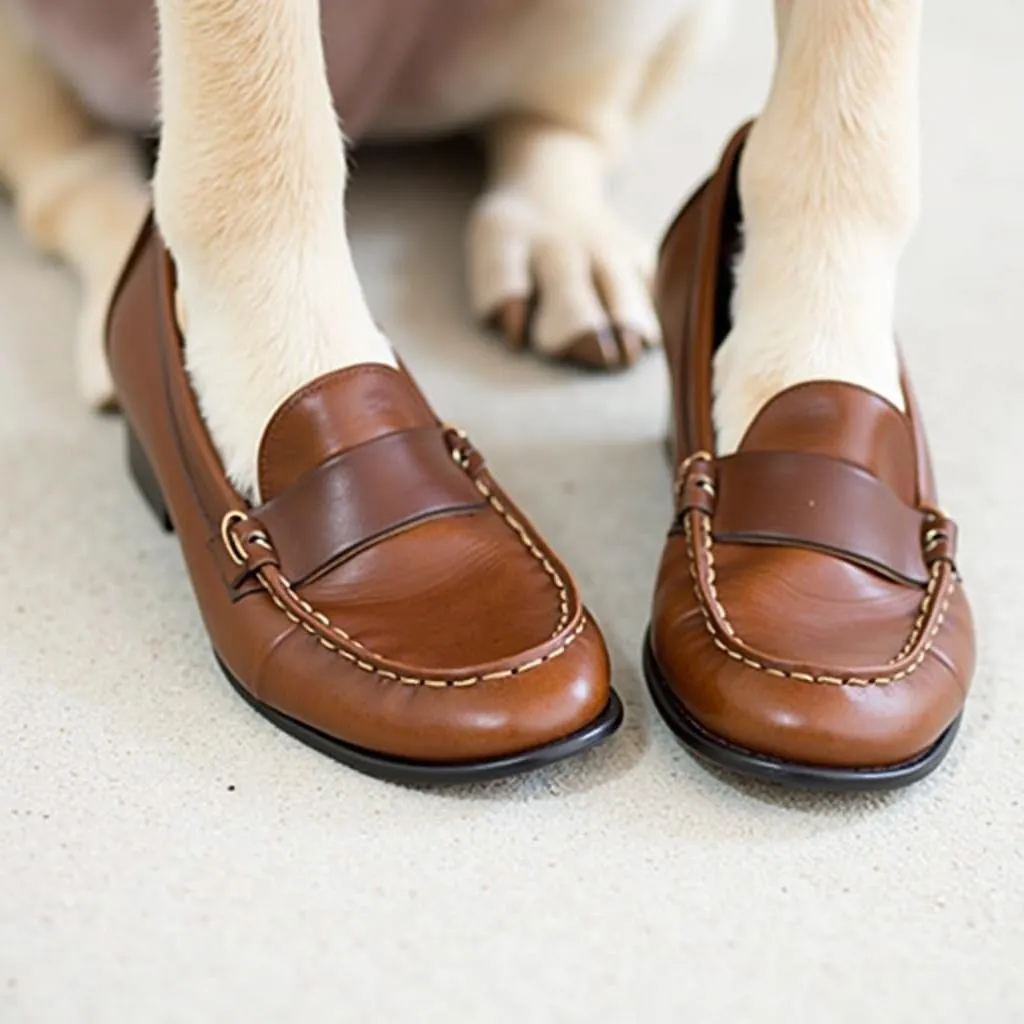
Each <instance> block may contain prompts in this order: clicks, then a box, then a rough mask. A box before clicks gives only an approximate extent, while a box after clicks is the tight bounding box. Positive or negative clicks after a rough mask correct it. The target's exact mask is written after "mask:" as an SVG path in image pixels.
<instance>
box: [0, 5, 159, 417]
mask: <svg viewBox="0 0 1024 1024" xmlns="http://www.w3.org/2000/svg"><path fill="white" fill-rule="evenodd" d="M0 179H2V180H3V181H4V182H5V183H6V184H7V185H8V186H9V188H10V189H11V192H12V193H13V195H14V200H15V204H16V206H17V211H18V216H19V219H20V220H21V223H22V226H23V227H24V229H25V231H26V234H28V235H29V237H30V238H32V240H33V241H34V242H35V243H36V244H37V245H38V246H39V247H40V248H41V249H43V250H45V251H46V252H48V253H51V254H53V255H56V256H58V257H60V258H61V259H63V260H65V261H66V262H67V263H69V264H70V265H71V267H72V268H73V269H74V270H75V272H76V273H77V274H78V277H79V279H80V281H81V285H82V311H81V314H80V317H79V324H78V339H77V349H76V361H77V365H78V379H79V386H80V389H81V391H82V393H83V395H84V397H85V398H86V399H87V401H88V402H89V403H90V404H91V405H93V406H95V407H102V406H105V405H107V404H109V403H110V402H111V401H112V399H113V388H112V386H111V382H110V373H109V371H108V369H107V360H106V355H105V354H104V351H103V328H104V319H105V317H106V310H107V305H108V303H109V299H110V293H111V291H112V290H113V287H114V284H115V283H116V279H117V276H118V274H119V273H120V271H121V265H122V263H123V261H124V259H125V258H126V256H127V255H128V250H129V249H130V248H131V245H132V242H133V240H134V238H135V236H136V234H137V233H138V230H139V225H140V224H141V223H142V218H143V217H144V216H145V213H146V210H147V208H148V206H149V193H148V189H147V187H146V183H145V178H144V177H143V174H142V169H141V167H140V165H139V161H138V158H137V156H136V154H135V152H134V150H133V148H132V146H131V145H130V144H129V143H128V142H127V140H124V139H121V138H119V137H117V136H115V135H112V134H110V133H107V132H104V131H102V130H101V129H100V128H99V127H98V126H97V125H96V124H95V123H94V122H93V121H92V120H91V119H90V118H89V117H88V116H87V115H86V113H85V112H84V111H83V110H82V108H81V106H80V105H79V103H78V102H77V100H76V99H75V98H74V96H73V95H72V94H71V93H70V92H69V91H68V90H67V89H66V88H65V87H64V86H63V84H62V83H61V82H60V81H59V80H58V78H57V77H56V75H55V74H54V73H53V72H52V71H51V70H50V69H49V67H48V66H47V65H46V64H45V63H44V62H43V61H42V60H41V59H39V58H38V57H37V56H36V55H35V54H34V53H33V52H32V49H31V47H30V45H29V44H28V43H27V42H26V41H25V40H23V39H22V37H21V36H20V34H19V32H18V29H17V26H15V25H14V24H13V23H12V19H11V18H10V15H9V12H8V10H7V7H6V4H5V3H3V2H0Z"/></svg>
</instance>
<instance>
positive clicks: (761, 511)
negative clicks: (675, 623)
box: [684, 452, 929, 586]
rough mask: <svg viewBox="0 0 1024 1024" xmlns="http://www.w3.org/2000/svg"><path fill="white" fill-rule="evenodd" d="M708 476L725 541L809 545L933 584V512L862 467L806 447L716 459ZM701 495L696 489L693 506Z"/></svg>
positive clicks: (717, 534) (716, 531)
mask: <svg viewBox="0 0 1024 1024" xmlns="http://www.w3.org/2000/svg"><path fill="white" fill-rule="evenodd" d="M696 469H697V470H698V471H700V470H701V467H696ZM703 471H704V472H708V471H707V467H704V468H703ZM707 479H710V481H711V483H712V489H713V497H711V500H710V502H709V504H710V505H712V506H713V512H712V513H711V515H712V519H711V523H712V535H713V537H714V539H715V540H716V541H717V542H718V543H722V544H768V545H783V546H790V547H802V548H809V549H811V550H816V551H823V552H826V553H828V554H832V555H835V556H837V557H839V558H843V559H846V560H848V561H851V562H853V563H855V564H858V565H863V566H865V567H867V568H870V569H873V570H875V571H876V572H878V573H881V574H882V575H884V576H887V577H889V578H891V579H895V580H897V581H899V582H904V583H914V584H919V585H921V586H923V585H925V584H926V583H927V582H928V578H929V570H928V567H927V566H926V564H925V558H924V548H925V541H924V535H925V532H926V528H927V525H928V523H927V521H928V515H927V513H925V512H923V511H921V510H918V509H914V508H910V507H909V506H907V505H906V504H904V503H903V501H901V500H900V498H899V497H898V496H897V495H896V494H895V493H894V492H893V491H892V490H891V489H890V488H889V487H887V486H886V485H885V484H884V483H882V481H880V480H879V479H877V478H876V477H874V476H872V475H871V474H870V473H869V472H867V471H866V470H864V469H862V468H861V467H859V466H855V465H853V464H852V463H849V462H843V461H842V460H840V459H833V458H829V457H827V456H822V455H814V454H809V453H804V452H741V453H739V454H736V455H731V456H728V457H727V458H724V459H721V460H716V461H715V462H714V464H713V468H711V469H710V471H709V472H708V476H707ZM687 493H689V492H687ZM701 494H704V495H706V494H707V492H706V491H701V490H700V489H699V488H698V489H696V490H694V499H693V501H692V502H691V503H693V502H695V501H697V500H699V495H701ZM685 502H686V499H685V497H684V504H685ZM701 503H703V502H701ZM702 510H703V511H708V510H707V509H706V508H705V509H702Z"/></svg>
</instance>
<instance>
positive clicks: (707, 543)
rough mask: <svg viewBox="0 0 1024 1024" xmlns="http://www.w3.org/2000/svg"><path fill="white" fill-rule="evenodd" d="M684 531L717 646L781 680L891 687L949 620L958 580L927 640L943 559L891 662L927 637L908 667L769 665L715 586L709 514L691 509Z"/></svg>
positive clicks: (701, 604) (700, 597) (948, 591)
mask: <svg viewBox="0 0 1024 1024" xmlns="http://www.w3.org/2000/svg"><path fill="white" fill-rule="evenodd" d="M693 517H696V518H697V520H698V521H699V524H700V525H699V527H698V529H699V531H700V534H701V540H702V543H703V547H704V550H705V552H706V555H707V559H708V581H707V588H708V590H709V591H710V595H711V600H713V601H714V605H715V608H716V610H717V612H718V615H719V617H720V619H721V621H722V624H723V625H724V627H725V631H726V636H727V638H728V640H729V641H731V642H732V644H733V645H735V646H732V647H730V646H729V644H727V643H726V642H725V640H723V639H722V637H720V636H719V630H718V626H717V625H716V623H715V621H714V618H713V616H712V615H711V612H710V609H709V608H708V602H707V599H706V595H705V593H704V589H703V587H702V585H701V579H700V573H699V572H698V569H697V548H696V541H695V538H694V529H693V525H692V520H693ZM683 531H684V533H685V535H686V551H687V555H688V558H689V563H690V577H691V580H692V582H693V589H694V594H695V595H696V598H697V606H698V608H699V609H700V612H701V617H702V619H703V621H704V627H705V629H706V630H707V632H708V634H709V635H710V637H711V640H712V642H713V643H714V645H715V646H716V647H717V648H718V649H719V650H720V651H721V652H722V653H723V654H725V655H726V656H727V657H729V658H731V659H732V660H733V661H737V662H740V663H741V664H743V665H745V666H746V667H747V668H751V669H754V670H755V671H758V672H763V673H765V674H766V675H769V676H773V677H775V678H780V679H792V680H794V681H797V682H803V683H818V684H823V685H831V686H889V685H892V684H893V683H898V682H900V681H902V680H904V679H907V678H908V677H910V676H912V675H913V674H914V673H915V672H916V671H917V670H918V669H919V668H920V667H921V665H922V664H924V661H925V659H926V658H927V657H928V654H929V653H930V651H931V649H932V647H933V646H934V644H935V640H936V638H937V637H938V634H939V631H940V630H941V629H942V625H943V623H944V622H945V619H946V613H947V612H948V610H949V604H950V601H951V600H952V597H953V593H954V591H955V589H956V582H955V579H950V580H949V581H948V586H947V588H945V589H946V594H945V599H944V601H943V604H942V608H941V610H940V612H939V614H938V617H937V618H936V621H935V624H934V626H933V627H932V629H931V632H930V633H929V635H928V637H927V639H926V640H925V639H924V637H923V629H924V625H925V623H926V622H927V619H928V616H929V615H930V613H931V611H932V609H933V607H934V603H935V601H936V598H937V594H938V592H939V590H940V587H939V579H940V574H941V571H942V565H943V563H942V562H936V563H935V564H934V565H933V567H932V571H931V576H930V578H929V582H928V587H927V590H926V592H925V596H924V598H923V600H922V602H921V607H920V610H919V613H918V616H917V619H916V621H915V623H914V626H913V628H912V629H911V632H910V637H909V639H908V640H907V642H906V644H904V646H903V647H902V648H901V650H900V652H899V653H898V654H897V655H896V657H895V658H893V659H892V660H891V661H890V662H889V664H890V665H897V664H899V663H900V662H901V661H903V660H905V659H906V658H908V657H909V656H910V654H911V652H912V651H913V649H914V647H915V646H916V645H917V644H918V643H920V642H921V641H922V640H924V643H923V645H922V648H921V650H920V652H919V653H918V654H917V656H916V657H915V658H914V660H913V661H912V662H911V664H910V665H908V666H907V667H906V668H904V669H902V670H900V671H898V672H894V673H892V674H891V675H879V676H872V677H869V678H864V677H860V676H856V675H854V674H852V673H850V674H848V673H836V674H829V675H824V674H815V673H810V672H799V671H796V670H793V669H784V668H781V667H777V666H774V665H769V664H766V663H765V662H764V661H761V660H758V659H757V658H754V657H751V655H750V654H749V653H748V652H749V651H750V648H749V647H748V646H747V645H746V644H745V643H744V642H743V640H742V639H741V638H740V636H739V635H738V633H737V632H736V629H735V627H734V626H733V625H732V623H731V622H730V620H729V616H728V613H727V612H726V610H725V606H724V605H723V603H722V600H721V598H720V596H719V593H718V588H717V587H716V585H715V580H716V572H715V554H714V545H713V544H712V540H711V531H710V529H709V527H708V522H707V517H706V516H704V515H702V514H701V513H699V512H697V511H696V510H694V511H692V512H691V513H690V514H689V515H687V516H685V517H684V519H683Z"/></svg>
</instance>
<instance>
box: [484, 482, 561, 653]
mask: <svg viewBox="0 0 1024 1024" xmlns="http://www.w3.org/2000/svg"><path fill="white" fill-rule="evenodd" d="M473 483H474V484H475V485H476V489H477V490H478V491H479V492H480V493H481V494H482V495H483V496H484V497H485V498H486V499H487V501H488V503H489V504H490V505H491V507H492V508H493V509H494V511H495V512H497V513H498V515H500V516H501V518H502V519H504V520H505V522H506V523H507V524H508V525H509V527H510V528H511V529H512V531H513V532H514V533H515V534H516V535H517V536H518V537H519V540H520V541H521V542H522V544H523V547H525V548H526V550H527V551H529V552H530V554H531V555H533V557H534V558H536V559H537V561H538V562H540V564H541V567H542V568H543V569H544V571H545V572H546V573H547V574H548V576H550V577H551V581H552V582H553V583H554V584H555V587H556V588H557V590H558V606H559V612H560V614H559V618H558V624H557V625H556V626H555V630H554V632H553V633H552V634H551V636H552V638H554V637H556V636H558V634H559V633H561V632H562V630H563V629H565V627H566V624H567V623H568V621H569V590H568V588H567V587H566V585H565V581H564V580H563V579H562V577H561V576H560V575H559V574H558V570H557V569H555V567H554V566H553V565H552V564H551V561H550V560H549V559H548V557H547V555H545V554H544V552H543V551H541V549H540V548H538V547H537V545H536V544H534V542H533V540H532V539H531V537H530V535H529V534H528V533H527V532H526V528H525V527H524V526H523V525H522V523H520V522H519V521H518V520H516V519H514V518H513V517H512V515H511V514H510V513H509V511H508V510H507V509H506V508H505V506H504V505H502V503H501V502H500V501H499V500H498V498H497V496H496V495H495V494H494V493H493V491H491V489H490V488H489V487H488V486H487V485H486V484H485V483H484V482H483V481H482V480H474V481H473Z"/></svg>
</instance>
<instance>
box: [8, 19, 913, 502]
mask: <svg viewBox="0 0 1024 1024" xmlns="http://www.w3.org/2000/svg"><path fill="white" fill-rule="evenodd" d="M3 3H4V0H0V176H2V177H3V178H4V180H6V181H7V182H9V183H11V184H12V186H13V191H14V193H15V196H16V199H17V201H18V205H19V208H20V209H21V210H22V212H23V216H24V218H25V220H26V223H28V224H29V226H30V228H32V229H33V231H34V236H35V237H36V238H37V239H38V240H39V241H40V243H41V244H43V245H45V246H46V247H48V248H50V249H51V250H53V251H56V252H58V253H59V254H60V255H62V256H64V257H65V258H66V259H68V260H69V261H70V262H71V263H72V264H73V265H74V266H75V268H76V269H77V270H78V272H79V273H80V275H81V276H82V279H83V282H84V284H85V288H86V304H85V308H86V310H87V313H86V314H85V317H84V319H83V327H82V331H81V336H82V348H81V351H82V352H83V357H82V359H81V360H80V362H81V365H82V367H83V372H82V376H83V382H84V385H83V386H84V389H85V391H86V394H87V396H88V397H90V398H91V399H92V400H93V401H99V400H101V399H104V398H106V397H107V395H108V391H107V387H108V386H109V385H108V382H107V381H106V378H105V375H104V370H103V368H104V362H103V359H102V353H101V351H100V348H99V330H98V326H99V324H98V311H99V310H102V308H103V307H104V305H105V302H106V296H107V294H108V293H109V288H110V285H111V283H112V280H113V275H114V273H115V267H116V265H117V263H118V262H119V259H120V257H121V256H122V255H123V253H124V252H125V250H126V248H127V239H128V238H129V237H130V235H131V234H132V230H134V225H135V224H136V223H137V221H138V217H139V216H140V211H141V209H142V207H143V205H144V202H145V199H144V191H143V187H142V183H141V179H140V178H139V177H138V173H137V171H136V170H135V169H134V167H133V166H132V163H131V159H130V157H129V155H128V151H127V149H125V148H124V147H122V146H121V145H120V144H119V143H118V142H117V141H116V140H113V139H111V138H109V137H107V136H105V135H104V134H103V132H102V131H101V130H100V129H99V128H98V127H96V126H95V125H92V124H91V123H90V122H89V121H88V119H87V118H86V117H85V116H84V114H83V113H82V112H81V110H80V109H79V108H78V106H77V104H76V103H75V102H74V100H73V98H72V97H70V96H68V95H67V94H66V92H65V91H64V90H62V88H61V87H60V86H59V84H58V83H57V82H56V79H55V78H54V77H53V76H52V74H51V73H50V72H49V70H48V69H47V68H45V67H44V66H42V65H41V64H40V63H39V62H38V61H36V60H35V59H34V58H33V57H32V56H31V54H30V53H29V51H28V49H27V47H26V46H25V44H24V43H23V42H21V41H19V39H18V37H17V35H16V32H15V31H14V29H13V28H12V26H10V25H9V24H7V23H6V21H5V20H3ZM919 3H920V0H844V2H843V3H836V2H835V0H779V3H778V7H779V17H778V23H779V40H780V55H779V62H778V69H777V74H776V77H775V82H774V84H773V88H772V93H771V97H770V99H769V102H768V105H767V107H766V110H765V112H764V115H763V117H762V118H761V120H760V122H759V124H758V126H757V128H756V129H755V131H754V133H753V135H752V138H751V140H750V145H749V148H748V151H747V153H746V155H745V158H744V162H743V168H742V175H741V192H742V195H743V200H744V207H745V211H746V214H747V226H746V248H745V251H744V254H743V257H742V259H741V261H740V263H739V265H738V268H737V276H738V290H737V296H736V304H735V327H734V330H733V332H732V334H731V336H730V338H729V339H728V340H727V342H726V344H725V345H724V347H723V349H722V351H721V353H720V355H719V358H718V361H717V364H716V391H717V400H716V408H715V412H716V420H717V423H718V428H719V437H720V446H721V447H722V448H723V449H731V448H732V447H734V446H735V445H736V443H738V440H739V438H740V437H741V435H742V432H743V431H744V430H745V428H746V425H747V424H748V423H749V421H750V419H751V418H752V417H753V415H754V414H755V413H756V412H757V410H758V408H760V406H761V405H762V404H763V402H764V401H765V400H766V399H767V398H769V397H770V396H771V395H772V394H774V393H775V392H777V391H778V390H780V389H781V388H783V387H785V386H787V385H788V384H791V383H795V382H797V381H799V380H805V379H813V378H816V377H827V378H839V379H845V380H851V381H854V382H856V383H861V384H863V385H865V386H867V387H870V388H873V389H874V390H876V391H879V392H880V393H881V394H883V395H886V396H887V397H889V398H890V399H892V400H894V401H899V399H900V396H899V390H898V374H897V370H896V355H895V347H894V343H893V339H892V312H893V309H892V307H893V295H894V291H895V281H896V266H897V262H898V259H899V256H900V253H901V251H902V247H903V244H904V241H905V238H906V235H907V233H908V231H909V229H910V226H911V225H912V223H913V219H914V213H915V209H916V202H917V198H916V188H917V141H916V139H917V134H916V111H915V100H916V96H915V90H916V53H917V21H918V14H919ZM716 9H717V5H712V6H708V5H707V3H705V4H701V5H697V4H696V3H695V2H692V0H632V2H631V3H629V4H623V3H622V2H621V0H529V2H524V4H522V5H521V8H520V11H521V13H519V14H517V15H514V16H513V17H512V20H511V21H510V22H509V23H508V24H501V25H493V26H491V27H490V34H489V35H488V34H484V35H482V36H481V37H480V38H479V39H477V40H476V41H475V43H476V45H475V46H474V47H473V48H472V50H471V53H472V56H471V58H469V59H468V61H467V62H462V63H461V64H456V65H455V66H453V67H452V68H451V69H450V70H449V79H448V81H447V82H446V83H445V85H446V88H443V89H441V90H440V92H439V94H438V98H436V99H435V100H434V106H433V107H432V108H430V109H426V110H425V109H408V110H395V111H392V112H390V114H389V117H387V118H385V120H384V122H383V123H382V125H381V126H380V127H381V133H382V134H385V135H405V134H409V133H423V132H430V131H435V130H442V129H446V128H451V127H455V126H458V125H462V124H465V123H467V122H481V123H482V124H483V125H484V132H485V138H486V139H487V141H488V145H489V151H490V154H491V175H490V180H489V183H488V187H487V190H486V192H485V194H484V195H483V196H482V197H481V200H480V202H479V204H478V206H477V208H476V210H475V211H474V214H473V216H472V218H471V222H470V226H469V231H468V236H467V238H468V262H469V279H470V288H471V294H472V298H473V302H474V306H475V308H476V310H477V311H478V312H479V313H480V314H481V315H484V314H487V313H489V312H491V311H492V310H494V309H495V308H496V307H498V306H500V305H501V304H502V303H503V302H505V301H507V300H508V299H510V298H515V297H519V296H525V295H527V294H528V293H531V292H533V291H536V294H537V299H538V311H537V321H536V334H537V337H536V342H537V345H538V347H540V348H541V349H543V350H545V351H549V352H552V351H556V350H557V349H559V348H560V347H562V346H564V345H565V344H566V343H567V342H569V341H571V340H572V338H573V337H574V336H576V335H578V334H580V333H582V332H584V331H587V330H598V329H600V328H601V327H602V326H604V325H607V324H609V323H616V324H621V325H624V326H628V327H630V328H632V329H633V330H635V331H637V332H638V333H640V334H641V335H643V336H645V337H647V338H648V339H650V340H653V339H654V337H655V336H656V333H657V325H656V322H655V320H654V316H653V312H652V309H651V303H650V299H649V296H648V294H647V290H646V282H647V275H648V271H649V266H648V261H647V258H646V255H645V252H644V250H643V247H641V246H639V245H638V244H637V243H636V242H635V241H634V240H633V239H632V238H631V237H630V235H629V233H628V232H627V231H626V230H625V229H624V228H623V227H622V225H621V224H620V223H619V221H618V220H617V218H616V217H615V216H614V214H613V213H612V212H611V210H610V208H609V206H608V203H607V199H606V195H605V191H604V176H605V174H606V172H607V169H608V167H609V165H610V163H611V161H612V160H614V159H615V157H616V156H617V154H618V153H619V152H620V151H621V149H622V147H623V143H624V141H625V139H626V137H627V133H628V129H629V127H630V125H631V121H632V119H633V117H634V114H635V112H636V110H637V109H638V107H640V106H641V105H643V104H645V103H646V102H647V101H649V100H650V99H651V97H652V96H653V95H655V94H656V93H657V91H658V89H659V88H664V87H665V83H666V82H667V81H668V80H670V78H671V74H672V73H673V72H674V70H675V69H677V68H678V67H679V66H680V65H681V64H682V63H683V60H684V58H685V56H686V55H688V54H689V52H691V51H692V49H693V44H694V41H695V40H697V39H699V38H700V37H701V35H702V33H701V32H700V31H699V28H700V27H701V26H703V25H706V24H708V22H707V20H706V19H704V18H703V17H700V16H702V15H704V14H705V13H706V12H707V11H709V10H710V11H714V10H716ZM159 10H160V20H161V30H162V53H161V63H162V69H163V78H162V81H163V92H162V105H163V116H164V131H163V144H162V155H161V161H160V165H159V168H158V172H157V178H156V183H155V197H156V206H157V214H158V219H159V221H160V225H161V228H162V229H163V231H164V233H165V235H166V237H167V239H168V241H169V244H170V246H171V249H172V251H173V253H174V256H175V260H176V263H177V265H178V271H179V277H180V287H181V295H180V297H179V298H180V308H181V309H182V320H183V326H184V327H185V330H186V334H187V357H188V362H189V367H190V370H191V373H192V375H193V380H194V383H195V386H196V390H197V393H198V395H199V399H200V403H201V405H202V408H203V410H204V415H205V417H206V419H207V421H208V424H209V426H210V430H211V433H212V436H213V437H214V440H215V442H216V444H217V446H218V448H219V450H220V451H221V453H222V455H223V457H224V461H225V464H226V466H227V467H228V470H229V472H230V474H231V476H232V478H233V479H234V480H235V482H236V483H237V484H238V485H239V486H241V487H242V488H243V489H246V490H248V491H249V492H251V493H255V489H256V476H255V456H256V451H257V447H258V444H259V440H260V436H261V433H262V430H263V427H264V425H265V423H266V421H267V419H268V418H269V416H270V415H271V413H272V412H273V410H274V409H275V408H276V407H277V405H278V404H279V403H280V402H281V401H282V400H283V399H284V398H286V397H287V396H288V395H289V394H290V393H291V392H293V391H294V390H295V389H296V388H298V387H299V386H301V385H302V384H303V383H305V382H306V381H307V380H309V379H311V378H312V377H315V376H318V375H320V374H321V373H323V372H325V371H328V370H330V369H333V368H336V367H339V366H344V365H349V364H351V363H356V362H365V361H380V362H390V361H392V359H393V356H392V353H391V351H390V348H389V347H388V344H387V342H386V340H385V339H384V338H383V337H381V335H380V334H379V332H378V330H377V328H376V327H375V325H374V321H373V318H372V316H371V315H370V312H369V310H368V309H367V307H366V303H365V300H364V297H363V292H362V288H361V286H360V283H359V281H358V278H357V276H356V273H355V270H354V268H353V265H352V259H351V254H350V251H349V246H348V242H347V237H346V234H345V225H344V216H343V203H344V190H345V183H346V170H345V166H346V165H345V159H344V151H343V146H342V140H341V136H340V133H339V131H338V127H337V125H336V124H335V121H334V117H333V113H332V109H331V104H330V97H329V94H328V91H327V85H326V79H325V75H324V72H323V67H322V54H321V50H320V41H319V35H318V28H317V6H316V0H288V2H284V0H273V2H271V0H266V2H263V3H259V4H254V3H251V2H250V0H160V3H159ZM231 53H236V54H237V59H235V60H231V59H226V55H230V54H231ZM34 96H36V97H43V99H42V100H37V101H36V103H35V106H34V107H33V105H32V97H34ZM11 97H17V100H16V101H15V102H12V101H11ZM26 97H27V102H26V101H25V98H26ZM54 97H56V99H55V98H54ZM44 111H45V112H46V113H45V116H44V113H43V112H44ZM51 114H52V117H51V116H50V115H51ZM45 182H49V183H50V184H49V185H48V186H47V187H43V185H42V184H40V183H45ZM40 196H42V197H43V198H39V197H40ZM38 210H45V211H47V215H46V216H44V217H40V216H39V215H38V214H34V213H32V211H38ZM111 228H113V230H111ZM129 228H131V230H129Z"/></svg>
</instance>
